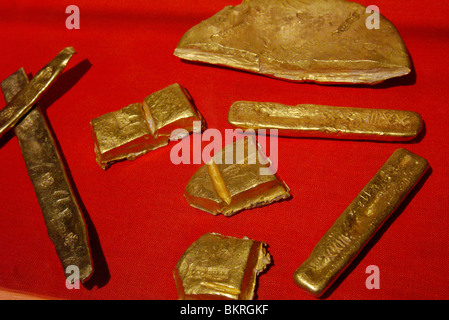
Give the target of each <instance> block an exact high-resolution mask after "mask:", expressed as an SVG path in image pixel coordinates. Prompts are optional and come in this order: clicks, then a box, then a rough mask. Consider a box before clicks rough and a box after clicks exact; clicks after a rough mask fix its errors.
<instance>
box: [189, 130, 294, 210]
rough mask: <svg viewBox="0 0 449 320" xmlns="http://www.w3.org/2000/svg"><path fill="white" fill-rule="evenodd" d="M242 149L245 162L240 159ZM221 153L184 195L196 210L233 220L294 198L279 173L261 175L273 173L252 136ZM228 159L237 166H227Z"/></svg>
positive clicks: (202, 170)
mask: <svg viewBox="0 0 449 320" xmlns="http://www.w3.org/2000/svg"><path fill="white" fill-rule="evenodd" d="M239 150H240V151H242V152H241V155H242V159H239V160H237V153H238V152H239ZM220 151H221V152H218V153H217V154H215V155H214V157H213V159H212V161H213V163H214V164H215V168H212V171H211V166H210V165H208V164H206V165H204V166H202V167H201V168H200V169H199V170H198V171H197V172H196V173H195V174H194V175H193V176H192V178H190V180H189V182H188V184H187V186H186V189H185V193H184V196H185V198H186V199H187V201H188V202H189V204H190V205H191V206H192V207H194V208H197V209H200V210H203V211H206V212H208V213H211V214H213V215H219V214H223V215H224V216H226V217H230V216H233V215H235V214H237V213H238V212H240V211H243V210H246V209H253V208H257V207H262V206H265V205H269V204H272V203H274V202H276V201H280V200H283V199H287V198H289V197H290V189H289V188H288V186H287V185H286V184H285V183H284V182H282V181H280V180H279V179H278V178H277V177H276V175H275V174H261V170H269V163H263V162H262V161H261V159H266V157H265V155H264V154H263V152H262V150H261V149H259V148H258V146H257V144H256V142H255V141H253V139H252V137H251V138H248V137H245V138H243V139H240V140H238V141H236V142H235V143H233V144H229V145H227V146H225V147H224V148H223V149H222V150H220ZM227 159H233V161H232V162H233V163H226V162H227V161H226V160H227ZM216 177H219V180H220V181H221V182H219V183H218V186H217V185H216V184H215V183H214V181H216V180H217V179H216ZM223 192H226V194H224V193H223Z"/></svg>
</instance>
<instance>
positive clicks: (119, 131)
mask: <svg viewBox="0 0 449 320" xmlns="http://www.w3.org/2000/svg"><path fill="white" fill-rule="evenodd" d="M195 121H199V122H201V128H198V131H201V130H203V129H204V127H205V122H204V120H203V118H202V116H201V114H200V113H199V112H198V110H197V109H196V108H195V107H194V105H193V102H192V98H191V97H190V95H189V94H188V93H187V90H185V89H184V88H183V87H181V86H180V85H179V84H177V83H175V84H173V85H170V86H168V87H166V88H165V89H162V90H160V91H157V92H155V93H153V94H151V95H150V96H148V97H147V98H145V99H144V101H143V103H134V104H131V105H129V106H127V107H124V108H122V109H120V110H118V111H114V112H110V113H107V114H105V115H102V116H100V117H98V118H95V119H93V120H92V121H91V127H92V134H93V139H94V142H95V154H96V159H97V162H98V164H99V165H100V167H101V168H102V169H107V168H108V167H109V166H110V165H111V164H113V163H114V162H117V161H121V160H125V159H128V160H134V159H136V158H137V157H139V156H142V155H144V154H146V153H148V152H149V151H151V150H155V149H157V148H160V147H163V146H166V145H168V143H169V141H170V139H171V138H172V137H173V135H172V134H173V132H176V130H177V129H184V132H185V131H187V132H188V133H192V132H194V131H195V128H194V122H195ZM180 132H181V131H180ZM179 138H182V136H181V137H180V136H179V135H176V139H179Z"/></svg>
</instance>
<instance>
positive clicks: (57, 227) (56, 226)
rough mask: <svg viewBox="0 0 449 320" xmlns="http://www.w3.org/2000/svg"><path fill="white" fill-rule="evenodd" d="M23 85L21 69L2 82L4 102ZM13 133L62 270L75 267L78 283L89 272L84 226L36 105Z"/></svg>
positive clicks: (90, 266) (51, 137) (91, 266)
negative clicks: (77, 272) (78, 277)
mask: <svg viewBox="0 0 449 320" xmlns="http://www.w3.org/2000/svg"><path fill="white" fill-rule="evenodd" d="M27 83H28V77H27V75H26V73H25V71H24V70H23V68H21V69H19V70H18V71H17V72H15V73H14V74H12V75H11V76H9V77H8V78H7V79H5V80H4V81H2V83H1V89H2V91H3V95H4V96H5V100H6V101H7V102H8V101H9V100H11V99H13V97H14V96H15V95H16V94H17V92H19V91H20V90H21V89H22V88H23V87H25V86H26V84H27ZM13 130H14V133H15V134H16V136H17V139H18V141H19V145H20V148H21V150H22V155H23V158H24V160H25V164H26V167H27V170H28V175H29V177H30V179H31V182H32V184H33V187H34V191H35V193H36V196H37V200H38V202H39V206H40V208H41V210H42V214H43V216H44V221H45V224H46V226H47V232H48V235H49V237H50V239H51V241H52V242H53V244H54V246H55V249H56V253H57V255H58V257H59V259H60V261H61V264H62V267H63V269H64V271H65V270H66V268H67V267H68V266H70V265H74V266H77V267H78V268H79V276H80V280H81V281H85V280H87V279H88V278H90V276H91V274H92V272H93V265H92V258H91V252H90V247H89V241H88V235H87V230H86V225H85V222H84V218H83V214H82V212H81V209H80V207H79V204H78V202H77V199H76V197H75V195H74V193H73V190H72V187H71V184H70V181H69V179H68V178H67V174H66V172H65V168H64V165H63V163H62V160H61V158H60V155H59V152H58V150H57V147H56V143H55V141H54V139H53V136H52V134H51V132H50V130H49V128H48V125H47V122H46V120H45V117H44V115H43V114H42V111H41V110H40V108H39V106H35V107H34V108H33V109H32V110H31V111H30V112H29V113H28V114H27V115H26V116H25V117H24V118H23V119H22V120H21V121H20V122H19V123H17V124H16V126H15V127H14V129H13Z"/></svg>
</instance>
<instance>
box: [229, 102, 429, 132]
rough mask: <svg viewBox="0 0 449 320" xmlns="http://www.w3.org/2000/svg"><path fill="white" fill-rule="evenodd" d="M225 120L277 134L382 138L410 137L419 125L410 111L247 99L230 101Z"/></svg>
mask: <svg viewBox="0 0 449 320" xmlns="http://www.w3.org/2000/svg"><path fill="white" fill-rule="evenodd" d="M228 122H229V123H230V124H232V125H233V126H234V127H238V128H243V129H254V130H258V129H278V133H279V135H280V136H290V137H317V138H333V139H354V140H362V139H363V140H382V141H406V140H412V139H414V138H415V137H416V136H417V135H418V134H419V133H420V132H421V129H422V127H423V121H422V119H421V116H420V115H419V114H418V113H416V112H412V111H400V110H386V109H363V108H348V107H330V106H320V105H311V104H305V105H298V106H288V105H283V104H279V103H269V102H249V101H237V102H235V103H233V104H232V106H231V108H230V109H229V113H228Z"/></svg>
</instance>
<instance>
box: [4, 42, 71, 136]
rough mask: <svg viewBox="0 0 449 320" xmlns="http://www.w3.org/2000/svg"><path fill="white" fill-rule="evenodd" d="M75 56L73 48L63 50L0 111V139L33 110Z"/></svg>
mask: <svg viewBox="0 0 449 320" xmlns="http://www.w3.org/2000/svg"><path fill="white" fill-rule="evenodd" d="M74 54H75V49H73V48H72V47H68V48H65V49H64V50H62V51H61V52H60V53H59V54H58V55H57V56H56V57H55V58H54V59H53V60H52V61H50V62H49V63H48V64H46V65H45V67H44V68H42V70H40V71H39V72H38V73H37V74H36V76H35V77H34V78H33V79H32V80H31V81H30V82H29V83H28V81H27V84H26V85H25V86H24V87H22V88H21V90H20V91H19V92H17V94H16V95H14V96H13V97H12V99H11V100H10V101H9V102H8V104H7V106H6V107H4V108H3V109H2V110H1V111H0V137H1V136H2V135H3V134H4V133H5V132H6V131H8V130H9V129H11V128H12V127H14V126H15V125H16V123H17V122H19V121H20V119H21V118H22V117H23V116H24V115H25V114H26V113H27V112H28V111H30V110H31V108H32V107H33V104H34V103H35V102H36V101H37V100H38V99H39V97H40V96H41V94H42V93H43V92H44V91H45V90H47V88H48V87H49V86H50V85H51V84H52V83H53V81H54V80H55V79H56V78H57V77H58V76H59V74H60V73H61V72H62V70H64V68H65V67H66V65H67V63H68V62H69V61H70V59H71V58H72V56H73V55H74Z"/></svg>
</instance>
